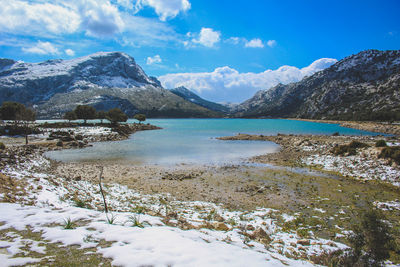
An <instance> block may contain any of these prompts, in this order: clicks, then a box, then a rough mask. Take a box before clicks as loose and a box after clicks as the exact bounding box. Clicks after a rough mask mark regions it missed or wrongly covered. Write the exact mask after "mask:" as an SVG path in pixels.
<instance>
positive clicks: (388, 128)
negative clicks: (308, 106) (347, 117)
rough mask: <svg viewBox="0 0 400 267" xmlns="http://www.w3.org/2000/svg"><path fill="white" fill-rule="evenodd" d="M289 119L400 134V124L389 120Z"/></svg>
mask: <svg viewBox="0 0 400 267" xmlns="http://www.w3.org/2000/svg"><path fill="white" fill-rule="evenodd" d="M287 120H297V121H309V122H318V123H327V124H339V125H340V126H342V127H346V128H353V129H357V130H364V131H369V132H375V133H384V134H393V135H396V136H400V124H393V123H389V122H372V121H340V120H313V119H299V118H288V119H287Z"/></svg>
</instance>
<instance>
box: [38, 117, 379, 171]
mask: <svg viewBox="0 0 400 267" xmlns="http://www.w3.org/2000/svg"><path fill="white" fill-rule="evenodd" d="M132 122H134V120H132ZM147 122H148V123H150V124H153V125H156V126H159V127H162V128H163V129H162V130H153V131H143V132H137V133H135V134H133V135H131V137H130V138H129V139H127V140H123V141H115V142H99V143H94V144H93V147H87V148H84V149H69V150H61V151H51V152H48V153H46V155H47V156H48V157H50V158H52V159H54V160H59V161H65V162H74V161H75V162H76V161H88V162H93V161H99V160H101V161H103V160H106V161H119V162H127V163H130V164H139V165H140V164H145V165H148V164H149V165H154V164H161V165H174V164H182V163H185V164H221V163H235V162H239V161H240V160H243V159H246V158H249V157H252V156H256V155H261V154H265V153H271V152H274V151H276V150H277V149H279V146H278V145H276V144H274V143H272V142H265V141H221V140H217V139H215V138H216V137H221V136H228V135H236V134H238V133H247V134H263V135H276V134H278V133H282V134H324V135H331V134H333V133H335V132H339V133H340V134H342V135H376V133H372V132H366V131H361V130H356V129H351V128H344V127H340V126H339V125H337V124H326V123H315V122H307V121H295V120H282V119H148V120H147V121H146V123H147Z"/></svg>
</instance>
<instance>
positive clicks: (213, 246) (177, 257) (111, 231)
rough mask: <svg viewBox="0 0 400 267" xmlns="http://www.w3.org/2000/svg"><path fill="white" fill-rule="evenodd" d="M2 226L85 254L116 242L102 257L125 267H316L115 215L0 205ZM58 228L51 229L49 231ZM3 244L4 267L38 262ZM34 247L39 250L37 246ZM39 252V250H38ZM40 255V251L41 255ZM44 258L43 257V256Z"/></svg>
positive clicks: (216, 237)
mask: <svg viewBox="0 0 400 267" xmlns="http://www.w3.org/2000/svg"><path fill="white" fill-rule="evenodd" d="M0 212H1V214H2V218H1V220H2V221H3V222H6V223H5V224H4V225H2V226H1V227H0V230H2V229H7V228H15V229H16V230H20V231H22V230H25V229H26V227H27V226H28V225H29V226H32V227H33V228H34V229H35V231H42V233H43V234H42V236H43V238H44V239H46V240H48V241H49V242H62V243H63V244H64V245H74V244H76V245H80V246H81V247H82V248H87V247H96V246H97V245H98V241H99V240H105V241H111V242H113V243H112V245H111V246H109V247H105V248H99V249H98V252H100V253H101V254H103V256H104V257H110V258H112V259H113V261H112V263H113V264H115V265H122V266H138V265H152V266H166V265H171V266H285V265H290V266H312V264H310V263H308V262H303V261H295V260H290V259H288V258H286V257H283V256H281V255H279V254H277V253H268V252H266V251H263V249H262V248H259V249H249V248H246V247H244V246H243V245H238V244H235V243H238V242H234V244H228V243H225V242H223V241H220V240H219V239H220V238H221V236H222V235H223V234H222V233H221V234H220V233H216V234H213V233H210V231H198V230H187V231H183V230H180V229H178V228H175V227H168V226H165V225H164V224H163V223H162V222H161V221H160V219H159V218H157V217H152V216H146V215H142V216H141V217H140V220H142V221H143V222H147V223H146V224H145V227H144V228H139V227H131V226H130V224H131V223H130V219H129V214H128V213H115V214H114V215H116V216H117V222H116V224H115V225H111V224H108V223H107V219H106V216H105V214H102V213H101V212H98V211H93V210H88V209H81V208H76V207H68V208H67V207H66V208H63V209H60V210H54V209H53V208H49V207H47V208H44V207H32V206H25V207H24V206H21V205H19V204H9V203H2V204H0ZM67 218H71V219H72V220H73V221H77V220H84V221H85V222H87V223H86V224H85V225H84V226H81V227H77V228H75V229H70V230H66V229H64V227H63V226H62V224H63V221H64V220H65V219H67ZM53 224H60V225H58V226H53V227H49V226H46V225H53ZM24 241H25V240H23V239H17V240H14V241H13V242H5V241H1V242H0V246H1V247H7V250H8V252H9V255H5V254H0V260H1V262H2V265H3V266H9V265H14V264H26V263H29V262H36V261H38V259H32V258H12V255H15V254H17V253H19V252H20V250H19V247H22V246H25V244H26V241H25V242H24ZM35 247H37V248H40V246H38V245H37V244H35ZM37 248H36V250H38V249H37ZM39 251H40V250H39ZM41 252H42V253H45V251H41Z"/></svg>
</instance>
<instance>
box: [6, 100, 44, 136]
mask: <svg viewBox="0 0 400 267" xmlns="http://www.w3.org/2000/svg"><path fill="white" fill-rule="evenodd" d="M0 114H1V118H2V119H4V120H13V121H14V122H15V129H17V128H19V127H17V124H18V122H23V123H22V130H23V133H24V134H25V144H28V135H29V132H30V130H31V129H30V127H29V122H32V121H35V120H36V113H35V111H33V110H32V109H29V108H26V107H25V105H24V104H21V103H18V102H4V103H3V105H2V106H1V107H0ZM20 129H21V128H20Z"/></svg>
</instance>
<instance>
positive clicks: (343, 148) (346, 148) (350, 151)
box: [331, 140, 368, 156]
mask: <svg viewBox="0 0 400 267" xmlns="http://www.w3.org/2000/svg"><path fill="white" fill-rule="evenodd" d="M362 147H368V145H367V144H365V143H361V142H359V141H355V140H353V141H351V143H350V144H347V145H340V146H337V147H334V148H333V149H332V151H331V152H332V153H333V154H335V155H336V156H339V155H346V156H351V155H356V154H357V148H362Z"/></svg>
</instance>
